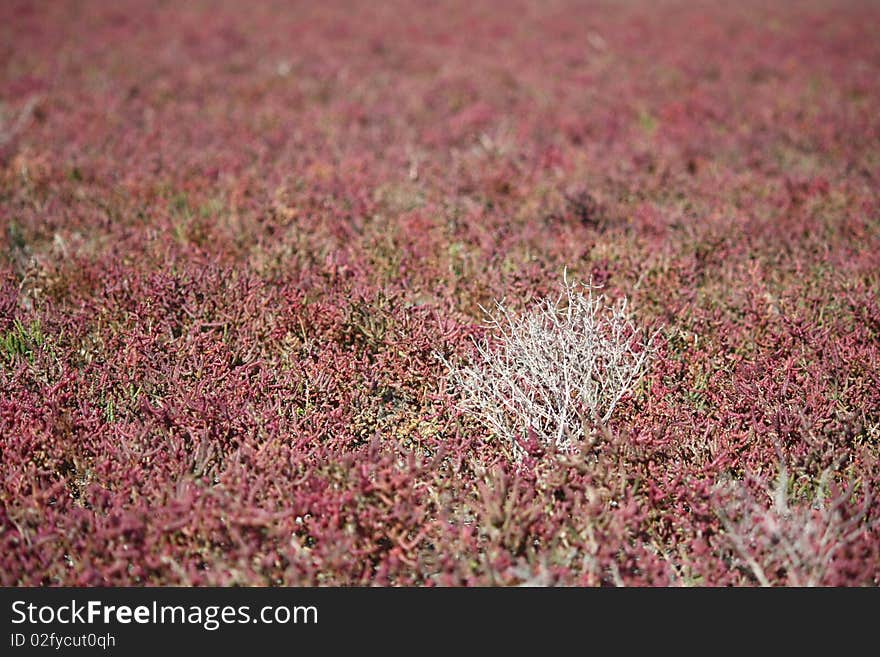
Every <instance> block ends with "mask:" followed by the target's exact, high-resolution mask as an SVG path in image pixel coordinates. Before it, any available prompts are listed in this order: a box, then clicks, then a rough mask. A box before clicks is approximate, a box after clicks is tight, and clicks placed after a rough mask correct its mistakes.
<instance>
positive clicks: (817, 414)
mask: <svg viewBox="0 0 880 657" xmlns="http://www.w3.org/2000/svg"><path fill="white" fill-rule="evenodd" d="M878 23H880V6H878V5H877V4H876V3H872V2H867V1H860V0H844V1H843V2H831V0H806V1H805V2H798V3H770V4H768V3H764V2H752V1H751V0H748V1H746V2H741V3H722V2H715V1H714V0H713V1H708V2H701V3H691V2H684V1H675V0H662V1H661V2H647V1H644V2H643V1H636V2H627V3H618V2H601V1H600V2H592V3H583V2H574V1H569V0H553V1H546V2H531V1H529V2H526V1H524V0H514V1H513V2H503V3H502V2H484V1H476V2H475V1H473V0H469V1H468V2H464V1H458V0H453V1H450V2H438V3H409V2H404V1H403V0H389V1H387V2H382V3H372V2H371V3H355V2H342V1H339V2H337V1H330V2H323V3H306V2H303V3H299V2H294V3H290V2H269V1H265V2H258V3H247V6H245V4H244V3H239V2H232V1H231V0H229V1H219V0H218V1H212V2H207V1H198V2H192V3H161V2H134V1H128V0H126V1H123V2H113V3H104V2H92V1H85V2H78V3H52V2H30V1H25V0H9V1H6V2H3V3H0V584H3V585H29V586H31V585H88V586H99V585H124V586H129V585H131V586H134V585H147V584H152V585H155V584H159V585H232V584H240V585H514V584H531V585H552V584H556V585H589V586H599V585H609V586H614V585H649V586H653V585H712V586H723V585H737V586H740V585H757V584H767V585H803V584H817V585H833V586H844V585H845V586H856V585H869V586H876V585H878V583H880V538H878V531H880V503H878V501H877V496H878V495H880V460H878V456H880V454H878V452H880V442H878V441H880V301H878V299H880V193H878V190H880V112H878V107H880V84H878V82H877V81H878V80H880V40H878V39H877V38H876V34H875V32H876V29H875V27H874V26H876V25H877V24H878ZM563 271H566V272H567V275H568V276H571V277H572V279H573V280H581V281H592V282H593V284H595V285H601V286H602V293H603V294H605V295H606V296H607V297H608V298H609V299H623V298H626V299H627V300H628V306H627V308H628V312H629V313H630V316H631V318H632V321H633V322H634V325H635V326H638V327H639V329H640V330H642V331H644V334H645V335H652V336H654V337H653V341H652V343H651V358H650V364H649V366H648V367H647V368H646V369H645V371H644V374H643V375H642V376H641V378H640V379H639V380H638V383H637V384H636V385H634V387H633V388H632V390H631V391H630V392H629V393H628V394H626V395H624V396H623V397H622V398H621V399H620V400H619V401H618V402H617V403H616V407H615V409H614V413H613V414H612V415H611V416H610V417H609V418H608V419H607V421H606V422H602V423H590V424H589V425H588V426H584V428H583V435H581V434H578V436H579V437H578V440H577V441H576V444H575V443H573V444H566V447H567V449H558V448H557V446H556V445H554V444H552V443H547V442H544V441H541V440H539V439H537V437H536V435H535V434H534V432H532V433H529V432H527V431H526V432H525V433H524V435H523V436H521V437H520V439H518V440H519V441H518V442H517V443H515V444H511V443H510V441H503V440H498V439H497V437H496V436H493V434H492V432H491V431H489V430H487V428H486V426H485V424H484V423H482V422H480V421H479V418H478V417H474V416H473V414H469V413H465V412H462V410H461V408H462V404H461V399H460V392H461V391H460V390H457V389H456V387H455V386H454V385H452V382H451V381H450V371H449V368H448V367H447V365H446V363H454V362H466V361H467V359H469V358H472V357H473V354H474V352H473V349H474V344H475V342H476V343H478V344H487V345H493V344H498V342H497V341H498V339H499V336H498V335H497V333H494V332H493V330H492V327H490V326H487V325H486V324H485V322H484V320H485V316H484V313H483V311H482V308H492V307H493V303H494V302H495V301H496V300H502V299H503V300H504V304H505V306H504V307H505V308H506V309H507V310H509V311H510V312H511V313H514V315H515V316H523V315H524V314H526V313H528V312H529V311H530V309H532V308H534V307H535V304H537V303H538V302H539V301H540V300H541V299H543V298H545V297H547V295H550V294H553V293H554V292H555V291H557V290H558V285H559V281H560V280H561V277H562V275H563ZM484 341H485V342H484Z"/></svg>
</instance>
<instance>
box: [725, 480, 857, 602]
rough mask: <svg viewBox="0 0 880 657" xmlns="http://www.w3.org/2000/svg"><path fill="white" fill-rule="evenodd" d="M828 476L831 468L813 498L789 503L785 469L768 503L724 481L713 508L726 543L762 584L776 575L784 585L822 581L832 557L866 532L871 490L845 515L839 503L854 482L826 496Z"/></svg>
mask: <svg viewBox="0 0 880 657" xmlns="http://www.w3.org/2000/svg"><path fill="white" fill-rule="evenodd" d="M830 476H831V470H826V471H825V472H824V473H823V475H822V477H821V479H820V481H819V483H818V485H817V488H816V492H815V494H814V496H813V499H812V501H811V502H809V501H806V502H794V503H792V500H791V499H790V496H789V492H788V488H789V476H788V473H787V472H786V470H785V469H784V468H782V469H781V471H780V474H779V480H778V481H777V483H776V486H775V487H774V488H773V489H772V490H770V491H768V493H769V495H770V496H771V498H772V503H771V504H770V506H769V507H768V506H767V505H766V504H762V503H761V502H760V501H759V500H756V499H754V497H753V496H752V495H751V494H750V493H749V491H748V490H747V489H746V487H745V486H743V485H739V486H736V485H730V484H728V485H727V486H725V487H723V488H726V490H724V489H722V490H721V491H720V492H721V493H722V499H723V500H724V502H723V504H720V505H719V506H718V507H717V513H718V516H719V518H720V519H721V522H722V524H723V526H724V531H725V537H726V539H727V541H728V544H729V545H730V547H731V548H732V550H733V553H734V554H735V555H736V556H737V557H738V558H739V559H740V560H741V561H742V562H743V564H744V566H745V567H746V568H747V569H748V570H749V571H750V572H751V573H752V575H753V576H754V577H755V579H756V580H757V581H758V582H759V583H760V584H761V586H771V585H772V584H773V582H774V581H780V580H779V579H778V578H779V577H780V576H781V577H782V578H783V579H782V580H781V583H782V584H785V585H788V586H821V585H822V584H823V583H824V581H825V577H826V575H827V573H828V569H829V567H830V566H831V565H832V563H833V560H834V558H835V556H836V555H837V554H838V553H839V552H840V551H841V550H842V549H843V548H844V547H846V545H847V544H848V543H850V542H852V541H853V540H854V539H855V538H856V537H858V536H859V535H860V534H861V533H862V532H863V531H865V518H866V516H867V513H868V509H869V506H870V502H871V496H870V494H868V493H867V492H866V493H865V497H864V502H863V504H862V507H861V508H860V509H859V510H858V511H857V512H856V513H855V514H852V515H849V516H848V517H847V516H845V515H844V513H843V507H844V506H845V505H846V504H847V503H848V502H849V500H850V499H851V497H852V495H853V493H854V491H855V484H851V485H850V486H849V487H848V488H847V489H846V490H844V491H843V492H841V493H840V494H839V495H837V496H836V497H835V498H834V499H827V498H826V496H825V489H826V487H827V482H828V479H829V477H830Z"/></svg>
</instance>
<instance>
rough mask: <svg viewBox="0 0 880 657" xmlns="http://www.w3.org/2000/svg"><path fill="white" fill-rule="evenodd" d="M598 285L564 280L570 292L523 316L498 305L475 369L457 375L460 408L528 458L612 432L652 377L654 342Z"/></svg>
mask: <svg viewBox="0 0 880 657" xmlns="http://www.w3.org/2000/svg"><path fill="white" fill-rule="evenodd" d="M595 290H596V288H595V287H593V286H591V285H579V284H577V283H573V282H570V281H569V280H568V277H567V275H564V276H563V284H562V292H561V294H560V295H559V296H558V297H556V298H545V299H543V300H542V301H540V302H539V303H538V304H537V305H536V307H535V308H534V310H533V311H532V312H530V313H527V314H524V315H521V316H517V315H514V314H512V313H511V312H510V311H509V310H508V309H507V308H506V307H505V306H504V304H503V302H496V304H495V308H494V310H493V311H488V310H486V309H483V310H484V312H486V315H487V317H488V326H489V328H490V329H491V330H490V334H489V336H488V337H487V338H486V339H484V340H483V341H480V342H475V343H474V346H475V353H474V354H473V357H472V358H471V361H470V362H468V363H464V364H458V365H451V364H450V363H448V362H446V364H447V366H448V367H449V370H450V372H449V381H450V383H451V384H452V386H453V389H454V390H455V391H456V393H457V394H458V398H459V407H460V408H461V409H462V410H463V411H465V412H468V413H470V414H473V415H474V416H476V417H477V418H478V419H480V420H481V421H482V422H483V423H484V424H485V425H486V426H487V427H488V428H489V430H490V431H491V432H492V433H493V434H494V435H495V436H497V437H499V438H501V439H503V440H506V441H509V442H510V443H511V445H512V449H513V452H514V454H515V455H516V456H517V457H519V456H521V455H522V447H521V445H520V442H521V440H522V439H528V438H530V437H536V438H537V439H538V440H540V441H541V442H543V443H544V444H546V445H550V444H555V445H556V446H557V447H558V448H560V449H562V450H568V449H570V448H572V447H574V446H575V445H577V444H578V443H580V442H581V441H582V440H583V439H584V437H585V436H586V435H588V433H589V432H590V429H591V427H595V426H601V425H603V424H605V423H606V422H607V421H608V419H609V418H610V417H611V415H612V413H613V412H614V409H615V407H616V406H617V404H618V402H619V401H620V400H621V399H622V398H623V397H624V395H626V394H627V393H628V392H630V391H631V390H632V389H633V387H634V386H635V385H636V383H637V382H638V380H639V378H640V377H641V376H642V374H643V373H644V371H645V368H646V365H647V361H648V357H649V354H650V346H651V341H652V338H648V339H645V337H644V335H643V333H642V331H641V330H640V329H639V328H637V327H636V326H635V325H634V324H633V323H632V322H631V321H630V319H629V317H628V315H627V307H626V300H625V299H624V300H623V301H621V302H620V303H618V304H613V305H612V304H609V303H608V301H607V300H606V298H605V296H604V295H597V294H596V293H595Z"/></svg>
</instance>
